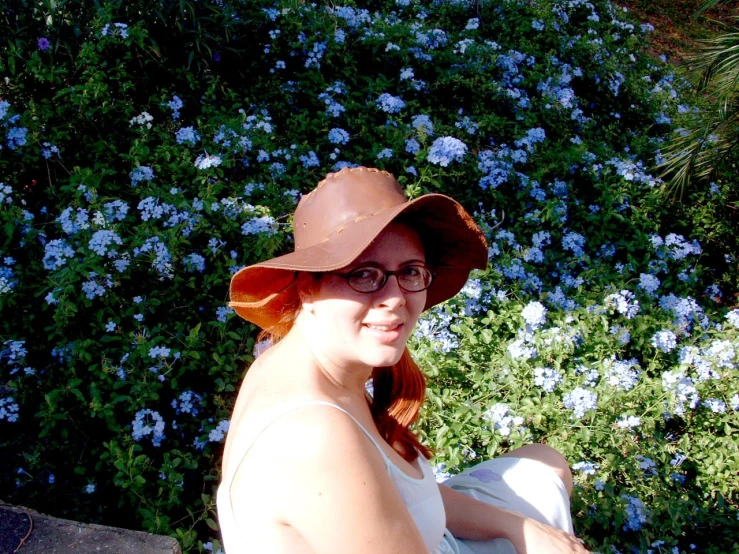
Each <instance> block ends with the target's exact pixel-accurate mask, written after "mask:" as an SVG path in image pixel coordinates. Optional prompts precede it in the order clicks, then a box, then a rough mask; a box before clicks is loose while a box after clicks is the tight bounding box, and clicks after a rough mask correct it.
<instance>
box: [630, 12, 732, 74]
mask: <svg viewBox="0 0 739 554" xmlns="http://www.w3.org/2000/svg"><path fill="white" fill-rule="evenodd" d="M617 3H618V4H619V5H622V6H625V7H627V8H628V9H629V10H630V11H631V12H632V14H633V15H634V16H635V17H637V18H638V19H640V20H642V21H643V22H644V23H651V24H652V25H654V28H655V30H654V32H653V33H652V35H651V45H650V51H651V52H653V53H654V54H655V55H661V54H665V55H666V56H667V58H668V60H669V61H671V62H673V63H675V64H677V65H681V66H684V67H686V69H688V70H689V69H690V55H691V53H693V52H696V51H698V50H699V49H700V47H701V39H705V38H710V37H712V36H716V35H718V34H721V33H725V32H729V31H732V30H733V31H739V19H737V16H739V1H736V0H732V1H729V2H726V3H724V4H722V5H718V6H716V7H715V8H713V9H711V10H710V11H708V12H705V13H704V14H702V15H700V16H698V17H697V18H694V17H693V14H694V13H695V12H696V10H697V9H698V8H699V7H700V6H701V5H702V4H703V1H702V0H617Z"/></svg>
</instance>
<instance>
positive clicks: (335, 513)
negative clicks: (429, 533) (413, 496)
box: [231, 406, 427, 554]
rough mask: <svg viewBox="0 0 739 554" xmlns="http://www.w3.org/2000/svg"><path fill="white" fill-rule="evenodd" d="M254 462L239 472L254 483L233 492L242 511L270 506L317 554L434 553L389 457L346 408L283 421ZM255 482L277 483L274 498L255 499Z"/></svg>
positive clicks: (241, 482)
mask: <svg viewBox="0 0 739 554" xmlns="http://www.w3.org/2000/svg"><path fill="white" fill-rule="evenodd" d="M247 458H250V460H249V463H248V464H247V465H248V469H246V468H245V467H242V468H240V470H239V471H240V472H241V471H242V469H243V470H244V471H247V472H248V477H247V478H244V476H243V475H241V476H240V478H239V479H238V480H236V481H235V483H234V487H236V488H233V487H232V492H231V494H232V497H233V498H234V504H235V506H236V507H237V508H238V506H239V505H242V504H243V503H249V502H259V501H265V505H264V508H265V509H266V510H269V511H271V512H272V517H273V518H274V520H275V523H276V524H281V525H287V526H290V527H291V528H292V531H294V532H296V533H297V534H299V535H300V537H302V539H303V540H304V541H305V542H306V543H307V545H308V546H309V547H310V548H311V549H312V550H313V551H314V552H316V553H320V554H324V553H325V554H333V553H337V554H339V553H341V554H344V553H346V552H353V553H357V554H363V553H367V554H370V553H371V554H375V553H377V552H383V553H385V552H387V553H395V552H397V553H403V554H426V552H427V550H426V546H425V544H424V542H423V538H422V537H421V535H420V533H419V531H418V528H417V527H416V525H415V522H414V521H413V518H412V517H411V515H410V513H409V512H408V510H407V508H406V506H405V504H404V503H403V500H402V498H401V497H400V494H399V493H398V491H397V489H396V488H395V485H394V484H393V483H392V481H391V480H390V477H389V476H388V474H387V470H386V468H385V463H384V461H383V458H382V456H381V455H380V453H379V452H378V451H377V449H376V447H375V446H374V445H373V444H372V443H371V442H370V441H369V439H368V438H367V437H366V436H365V435H364V433H363V432H362V430H361V429H360V428H359V427H358V426H357V424H356V423H355V422H354V421H353V420H352V419H351V418H350V417H349V416H347V415H346V414H344V413H342V412H340V411H339V410H337V409H335V408H331V407H328V406H323V407H318V406H315V407H311V408H310V409H303V410H298V411H296V412H295V413H293V414H290V415H289V416H285V417H283V418H281V419H280V420H279V421H278V422H276V423H275V424H273V425H272V426H270V428H269V429H268V431H266V432H265V433H264V434H263V435H262V436H261V437H260V438H259V441H257V443H255V445H254V446H252V449H251V450H250V451H249V456H248V457H247ZM252 480H260V481H261V482H262V483H269V486H268V487H265V488H263V490H264V491H270V494H271V496H270V498H268V499H265V498H261V499H258V497H259V496H262V495H258V496H257V497H255V496H253V495H250V494H249V493H248V492H247V491H246V490H245V488H244V487H247V486H248V482H249V481H252ZM249 488H251V487H249ZM257 488H258V487H257ZM240 490H241V491H242V494H240ZM250 511H252V510H249V509H247V510H244V511H243V512H242V513H244V512H246V513H248V512H250Z"/></svg>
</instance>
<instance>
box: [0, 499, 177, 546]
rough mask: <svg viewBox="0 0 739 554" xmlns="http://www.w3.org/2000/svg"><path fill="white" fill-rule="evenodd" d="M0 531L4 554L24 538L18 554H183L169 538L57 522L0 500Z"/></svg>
mask: <svg viewBox="0 0 739 554" xmlns="http://www.w3.org/2000/svg"><path fill="white" fill-rule="evenodd" d="M0 528H1V529H3V532H2V533H0V534H2V535H4V536H3V537H2V540H0V543H2V544H0V551H2V553H3V554H4V553H5V551H6V550H7V549H8V548H9V550H8V552H10V553H12V552H13V551H14V549H15V548H17V546H18V544H20V542H21V541H22V540H23V538H24V537H25V536H26V535H28V537H27V538H26V539H25V541H24V542H23V544H22V546H21V547H20V549H18V554H72V553H75V554H88V553H89V554H93V553H95V554H97V553H108V554H182V550H181V549H180V545H179V543H178V542H177V540H175V539H173V538H172V537H165V536H162V535H151V534H149V533H144V532H142V531H131V530H129V529H120V528H117V527H106V526H104V525H95V524H93V523H79V522H77V521H70V520H67V519H59V518H55V517H51V516H47V515H44V514H40V513H38V512H36V511H35V510H31V509H28V508H23V507H20V506H12V505H10V504H5V503H4V502H2V501H1V500H0ZM29 530H30V534H29ZM8 540H9V541H11V542H10V543H6V541H8Z"/></svg>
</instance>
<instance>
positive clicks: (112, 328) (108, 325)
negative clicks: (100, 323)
mask: <svg viewBox="0 0 739 554" xmlns="http://www.w3.org/2000/svg"><path fill="white" fill-rule="evenodd" d="M116 327H117V325H116V322H115V321H108V323H106V324H105V330H106V331H107V332H108V333H112V332H113V331H115V328H116Z"/></svg>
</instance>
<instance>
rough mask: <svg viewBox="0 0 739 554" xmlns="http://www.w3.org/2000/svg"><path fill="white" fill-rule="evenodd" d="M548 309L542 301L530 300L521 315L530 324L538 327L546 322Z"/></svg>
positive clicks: (535, 327)
mask: <svg viewBox="0 0 739 554" xmlns="http://www.w3.org/2000/svg"><path fill="white" fill-rule="evenodd" d="M546 315H547V309H546V308H545V307H544V305H543V304H542V303H541V302H529V303H528V304H527V305H526V307H525V308H524V309H523V310H522V311H521V316H523V318H524V320H525V321H526V323H527V324H528V325H530V326H531V327H532V328H534V329H537V328H539V327H541V326H542V325H544V323H545V322H546Z"/></svg>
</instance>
